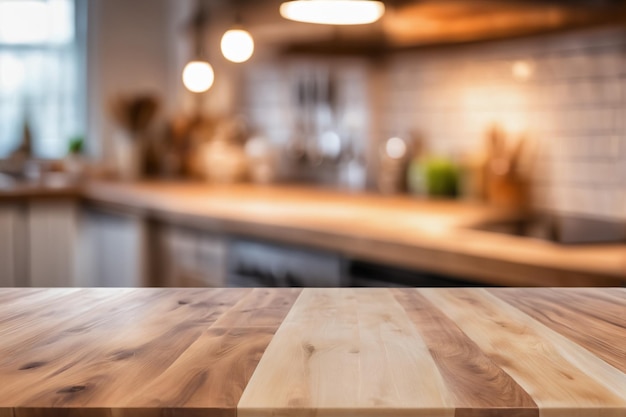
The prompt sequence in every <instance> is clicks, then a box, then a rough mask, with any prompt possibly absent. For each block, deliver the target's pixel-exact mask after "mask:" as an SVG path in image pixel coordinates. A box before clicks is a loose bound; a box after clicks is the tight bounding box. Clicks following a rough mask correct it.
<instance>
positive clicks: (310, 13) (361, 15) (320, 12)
mask: <svg viewBox="0 0 626 417" xmlns="http://www.w3.org/2000/svg"><path fill="white" fill-rule="evenodd" d="M384 13H385V5H384V4H383V2H382V1H376V0H294V1H288V2H285V3H283V4H281V5H280V14H281V16H282V17H284V18H285V19H289V20H295V21H297V22H305V23H317V24H324V25H364V24H368V23H374V22H375V21H377V20H378V19H380V18H381V17H382V15H383V14H384Z"/></svg>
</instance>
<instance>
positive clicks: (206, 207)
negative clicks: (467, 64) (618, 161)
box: [82, 182, 626, 286]
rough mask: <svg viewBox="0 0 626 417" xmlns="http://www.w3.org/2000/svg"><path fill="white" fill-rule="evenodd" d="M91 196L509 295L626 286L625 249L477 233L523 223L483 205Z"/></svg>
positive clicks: (236, 192) (171, 191)
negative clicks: (489, 224)
mask: <svg viewBox="0 0 626 417" xmlns="http://www.w3.org/2000/svg"><path fill="white" fill-rule="evenodd" d="M82 195H83V197H84V198H85V199H86V200H87V201H88V202H89V203H90V204H95V205H97V206H101V207H109V208H113V209H116V210H122V211H125V212H127V213H132V214H135V215H138V216H145V217H146V218H156V219H158V220H162V221H168V222H173V223H181V224H186V225H189V226H193V227H201V228H204V229H207V230H209V231H214V232H217V233H225V234H232V235H239V236H245V237H251V238H260V239H266V240H270V241H275V242H278V243H287V244H295V245H303V246H308V247H313V248H320V249H326V250H331V251H336V252H338V253H341V254H342V255H344V256H346V257H353V258H358V259H365V260H372V261H375V262H381V263H387V264H391V265H397V266H402V267H409V268H414V269H421V270H426V271H431V272H436V273H441V274H447V275H450V276H458V277H462V278H471V279H475V280H476V281H477V282H480V283H484V284H493V285H505V286H622V285H624V284H626V245H620V244H615V245H584V246H571V245H570V246H564V245H558V244H554V243H550V242H547V241H541V240H537V239H529V238H521V237H514V236H505V235H499V234H495V233H492V232H485V231H479V230H472V229H470V228H469V226H471V225H475V224H479V223H481V222H485V221H490V220H497V219H506V218H510V217H512V216H515V215H516V214H515V213H510V212H509V213H507V212H503V211H502V210H497V209H494V208H490V207H488V206H485V205H482V204H478V203H466V202H459V201H431V200H419V199H416V198H410V197H407V196H393V197H390V196H381V195H375V194H367V193H348V192H339V191H334V190H325V189H319V188H306V187H295V186H291V187H290V186H268V187H260V186H253V185H232V186H209V185H206V184H199V183H196V184H193V183H191V184H190V183H112V182H89V183H87V184H86V185H85V186H84V188H83V190H82Z"/></svg>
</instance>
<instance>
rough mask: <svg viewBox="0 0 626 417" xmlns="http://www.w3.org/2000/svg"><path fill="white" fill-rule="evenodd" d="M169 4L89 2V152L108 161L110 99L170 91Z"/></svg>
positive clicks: (156, 1) (163, 1)
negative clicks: (134, 94) (126, 95)
mask: <svg viewBox="0 0 626 417" xmlns="http://www.w3.org/2000/svg"><path fill="white" fill-rule="evenodd" d="M168 12H169V2H168V1H167V0H132V1H125V0H90V1H89V2H88V22H87V32H88V33H87V38H88V39H87V93H88V100H87V101H88V116H87V118H88V131H89V135H88V137H89V142H90V143H89V145H90V150H91V153H92V154H94V155H97V156H100V157H104V158H108V157H110V154H111V152H112V150H111V143H110V137H111V134H112V131H113V125H112V123H111V122H110V118H109V115H108V100H109V99H110V98H111V97H112V96H114V95H116V94H120V93H125V94H129V93H130V94H132V93H145V92H152V93H155V94H157V95H159V96H160V97H161V98H162V100H165V99H166V98H167V97H168V96H169V91H170V82H171V81H170V76H169V71H170V70H169V62H170V48H169V32H168V29H169V27H170V26H169V17H168Z"/></svg>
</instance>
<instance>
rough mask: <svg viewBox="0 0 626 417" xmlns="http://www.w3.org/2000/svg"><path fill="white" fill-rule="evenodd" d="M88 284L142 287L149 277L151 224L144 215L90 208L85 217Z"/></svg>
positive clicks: (85, 281) (84, 275) (83, 239)
mask: <svg viewBox="0 0 626 417" xmlns="http://www.w3.org/2000/svg"><path fill="white" fill-rule="evenodd" d="M82 233H83V236H82V237H81V243H82V244H81V246H82V247H83V250H82V251H81V265H82V267H81V271H83V273H82V274H81V275H82V277H81V279H80V280H79V283H78V285H80V286H84V287H91V286H95V287H141V286H145V285H150V282H149V279H148V278H149V277H147V276H146V275H147V259H146V254H147V243H148V242H147V226H146V225H145V221H144V220H143V219H142V218H141V217H140V216H133V215H130V214H125V213H117V212H109V211H102V210H94V209H89V210H86V211H85V212H84V216H83V220H82Z"/></svg>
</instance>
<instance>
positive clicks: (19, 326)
mask: <svg viewBox="0 0 626 417" xmlns="http://www.w3.org/2000/svg"><path fill="white" fill-rule="evenodd" d="M49 415H50V416H58V415H70V416H96V417H100V416H103V417H104V416H107V417H114V416H116V417H117V416H121V417H126V416H135V415H137V416H141V417H144V416H145V417H152V416H194V417H195V416H219V417H227V416H236V415H240V416H242V417H270V416H279V417H282V416H284V417H287V416H294V417H296V416H297V417H300V416H316V417H355V416H366V417H370V416H371V417H374V416H377V417H378V416H390V417H394V416H398V417H435V416H467V417H477V416H486V417H494V416H505V417H525V416H529V417H530V416H548V417H552V416H553V417H583V416H584V417H586V416H593V417H604V416H607V417H625V416H626V289H617V288H614V289H582V288H579V289H545V288H544V289H460V288H459V289H349V288H344V289H54V290H52V289H3V290H0V417H5V416H6V417H8V416H10V417H23V416H49Z"/></svg>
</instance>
